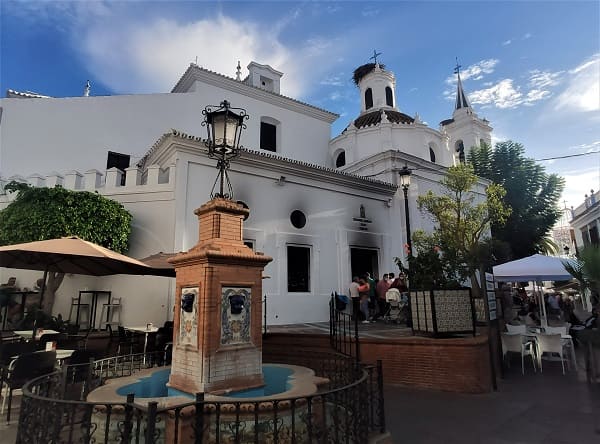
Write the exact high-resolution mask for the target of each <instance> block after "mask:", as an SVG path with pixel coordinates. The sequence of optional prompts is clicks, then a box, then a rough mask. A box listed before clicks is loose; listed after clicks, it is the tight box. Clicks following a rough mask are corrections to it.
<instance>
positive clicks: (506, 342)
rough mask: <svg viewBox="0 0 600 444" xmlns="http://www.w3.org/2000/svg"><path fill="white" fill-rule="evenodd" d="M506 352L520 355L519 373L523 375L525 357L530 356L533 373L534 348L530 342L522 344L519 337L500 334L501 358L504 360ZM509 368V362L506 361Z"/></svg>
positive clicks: (534, 369)
mask: <svg viewBox="0 0 600 444" xmlns="http://www.w3.org/2000/svg"><path fill="white" fill-rule="evenodd" d="M508 352H513V353H520V354H521V373H523V374H525V356H531V363H532V364H533V371H534V372H535V371H536V368H535V348H534V344H533V342H532V341H527V342H525V343H523V337H522V336H521V335H509V334H506V333H502V358H503V359H506V355H507V353H508ZM507 363H508V366H509V367H510V361H507Z"/></svg>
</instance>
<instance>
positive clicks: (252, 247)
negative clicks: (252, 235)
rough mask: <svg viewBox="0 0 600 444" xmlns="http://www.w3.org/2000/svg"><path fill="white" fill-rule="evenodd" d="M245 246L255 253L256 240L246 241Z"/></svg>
mask: <svg viewBox="0 0 600 444" xmlns="http://www.w3.org/2000/svg"><path fill="white" fill-rule="evenodd" d="M244 245H245V246H247V247H248V248H250V249H251V250H253V251H254V240H253V239H244Z"/></svg>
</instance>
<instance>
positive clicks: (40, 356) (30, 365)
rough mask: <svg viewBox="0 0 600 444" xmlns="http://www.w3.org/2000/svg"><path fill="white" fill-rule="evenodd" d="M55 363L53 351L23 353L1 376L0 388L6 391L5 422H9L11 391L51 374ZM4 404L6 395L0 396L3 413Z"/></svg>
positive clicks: (2, 411)
mask: <svg viewBox="0 0 600 444" xmlns="http://www.w3.org/2000/svg"><path fill="white" fill-rule="evenodd" d="M55 363H56V352H55V351H40V352H33V353H25V354H23V355H19V356H18V357H17V359H15V360H14V361H13V362H12V363H11V364H10V365H9V367H8V368H7V369H6V371H5V372H3V374H2V385H1V386H0V389H1V388H4V386H6V390H7V391H8V412H7V414H6V422H7V423H8V422H10V410H11V405H12V393H13V390H16V389H19V388H21V387H23V385H24V384H25V383H26V382H28V381H31V380H32V379H35V378H37V377H39V376H42V375H46V374H48V373H52V372H53V371H54V365H55ZM5 402H6V393H4V394H3V396H2V410H0V413H4V404H5Z"/></svg>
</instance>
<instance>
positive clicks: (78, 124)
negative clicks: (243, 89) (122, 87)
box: [0, 82, 330, 177]
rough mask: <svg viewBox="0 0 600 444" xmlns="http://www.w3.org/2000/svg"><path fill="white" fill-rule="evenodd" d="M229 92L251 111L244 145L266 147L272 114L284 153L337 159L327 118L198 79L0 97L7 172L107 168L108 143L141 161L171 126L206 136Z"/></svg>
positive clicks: (2, 165)
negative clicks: (63, 94)
mask: <svg viewBox="0 0 600 444" xmlns="http://www.w3.org/2000/svg"><path fill="white" fill-rule="evenodd" d="M224 99H227V100H229V101H230V102H231V104H232V106H235V107H241V108H245V109H246V110H247V112H248V115H249V116H250V120H248V121H247V125H248V128H247V129H246V130H245V131H244V132H243V134H242V145H244V146H245V147H247V148H252V149H259V147H260V143H259V142H260V118H261V117H262V116H269V117H273V118H275V119H277V120H279V121H280V122H281V138H282V140H281V145H280V146H282V147H283V148H282V152H281V154H282V155H284V156H287V157H293V158H296V159H299V160H304V161H306V162H311V163H317V164H321V165H329V164H330V161H329V158H328V156H327V145H328V143H329V137H330V125H329V124H328V123H327V122H324V121H321V120H318V119H316V118H312V117H309V116H307V115H305V114H301V113H298V112H294V111H291V110H288V109H285V108H280V107H277V106H275V105H271V104H267V103H262V102H260V101H258V100H256V99H251V98H248V97H245V96H243V95H241V94H239V93H233V92H230V91H227V90H224V89H221V88H216V87H214V86H207V85H205V84H201V83H199V82H196V92H192V93H172V94H148V95H122V96H105V97H71V98H60V99H54V98H51V99H0V107H2V117H1V120H0V156H1V157H0V177H2V176H3V177H8V176H12V175H14V174H20V175H23V176H28V175H30V174H32V173H41V174H43V175H46V174H48V173H50V172H52V171H61V172H64V171H66V170H65V167H67V168H70V169H76V170H79V171H86V170H88V169H92V168H95V169H103V168H104V167H105V166H106V157H107V151H109V150H110V151H116V152H120V153H124V154H130V155H132V157H133V158H132V163H135V162H137V161H138V160H139V159H140V158H141V157H142V156H143V155H144V154H145V153H146V151H147V150H148V149H149V148H150V147H151V146H152V144H153V143H154V142H155V141H156V140H157V139H158V138H159V137H160V136H161V135H162V134H164V133H166V132H168V131H169V130H170V129H171V128H175V129H178V130H181V131H183V132H186V133H189V134H192V135H195V136H201V137H203V138H206V128H205V127H202V126H201V122H202V119H203V116H202V110H203V109H204V107H205V106H206V105H209V104H215V105H218V104H219V103H220V102H221V101H222V100H224ZM300 148H302V149H300Z"/></svg>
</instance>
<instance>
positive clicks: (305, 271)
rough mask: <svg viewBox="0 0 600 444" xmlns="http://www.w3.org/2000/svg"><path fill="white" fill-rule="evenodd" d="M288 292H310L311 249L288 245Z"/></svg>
mask: <svg viewBox="0 0 600 444" xmlns="http://www.w3.org/2000/svg"><path fill="white" fill-rule="evenodd" d="M287 270H288V271H287V278H288V292H290V293H301V292H303V293H307V292H309V291H310V247H302V246H296V245H288V247H287Z"/></svg>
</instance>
